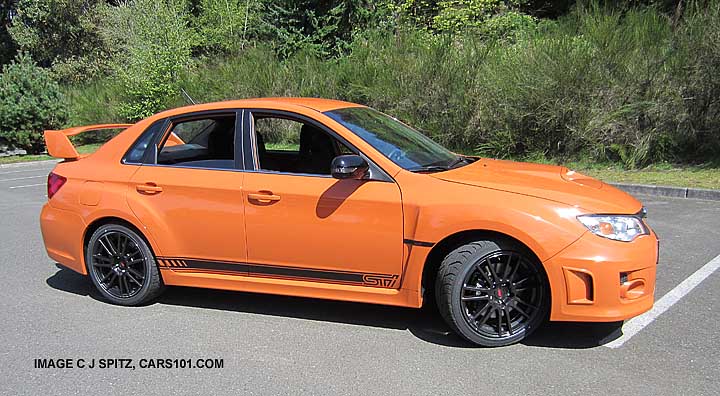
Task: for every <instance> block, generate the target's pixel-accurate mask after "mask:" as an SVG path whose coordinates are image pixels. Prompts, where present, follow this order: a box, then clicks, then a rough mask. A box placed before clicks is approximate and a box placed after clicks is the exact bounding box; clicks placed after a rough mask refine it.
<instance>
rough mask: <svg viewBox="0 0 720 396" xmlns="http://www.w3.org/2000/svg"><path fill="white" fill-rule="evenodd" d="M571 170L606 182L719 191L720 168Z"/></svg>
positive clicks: (596, 168)
mask: <svg viewBox="0 0 720 396" xmlns="http://www.w3.org/2000/svg"><path fill="white" fill-rule="evenodd" d="M572 169H574V170H577V171H578V172H580V173H583V174H586V175H588V176H592V177H595V178H597V179H600V180H603V181H606V182H617V183H633V184H649V185H656V186H675V187H694V188H709V189H715V190H720V168H702V167H678V168H666V167H663V166H653V167H648V168H644V169H639V170H626V169H622V168H619V167H613V166H610V167H590V168H587V169H585V168H582V167H580V168H577V167H576V168H572Z"/></svg>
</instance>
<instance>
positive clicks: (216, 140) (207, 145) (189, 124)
mask: <svg viewBox="0 0 720 396" xmlns="http://www.w3.org/2000/svg"><path fill="white" fill-rule="evenodd" d="M157 163H158V165H167V166H182V167H192V168H210V169H234V168H235V114H234V113H233V114H213V115H207V116H201V117H193V118H192V119H186V120H178V121H174V122H173V123H172V125H171V126H170V128H169V131H168V132H167V134H166V136H165V139H164V141H163V143H162V146H161V147H160V150H159V151H158V156H157Z"/></svg>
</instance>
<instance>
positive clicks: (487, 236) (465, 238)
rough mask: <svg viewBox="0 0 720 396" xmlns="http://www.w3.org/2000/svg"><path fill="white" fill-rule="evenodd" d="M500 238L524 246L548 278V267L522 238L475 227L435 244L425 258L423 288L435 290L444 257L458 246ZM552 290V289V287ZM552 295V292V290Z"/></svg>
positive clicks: (549, 286) (430, 290)
mask: <svg viewBox="0 0 720 396" xmlns="http://www.w3.org/2000/svg"><path fill="white" fill-rule="evenodd" d="M498 239H504V240H507V241H510V242H512V243H516V244H518V245H519V246H521V247H523V248H524V249H525V250H526V253H529V254H530V255H532V257H533V258H534V259H535V260H536V262H537V263H538V265H540V268H541V269H542V271H543V272H544V273H545V278H546V279H548V278H547V275H548V274H547V272H548V271H547V269H546V268H545V266H544V265H543V262H542V260H540V258H539V255H538V254H537V253H536V252H535V251H534V250H533V249H532V248H531V247H530V246H528V244H527V243H524V242H523V241H521V240H520V239H518V238H516V237H514V236H512V235H509V234H506V233H503V232H499V231H494V230H486V229H473V230H463V231H458V232H455V233H453V234H450V235H448V236H446V237H444V238H443V239H442V240H440V241H439V242H437V243H436V244H435V245H433V247H432V249H431V250H430V252H429V253H428V254H427V256H426V258H425V262H424V264H423V270H422V278H421V281H420V286H421V289H420V290H423V291H424V293H423V294H426V293H427V292H428V291H429V292H430V293H433V292H434V289H435V288H434V285H435V279H436V277H437V271H438V268H439V267H440V264H441V262H442V260H443V258H444V257H445V256H446V255H447V254H448V253H450V252H451V251H452V250H453V249H455V248H457V247H458V246H461V245H463V244H465V243H468V242H471V241H477V240H498ZM547 286H548V288H551V287H552V285H550V282H549V281H548V285H547ZM550 290H551V289H550ZM551 297H552V292H551Z"/></svg>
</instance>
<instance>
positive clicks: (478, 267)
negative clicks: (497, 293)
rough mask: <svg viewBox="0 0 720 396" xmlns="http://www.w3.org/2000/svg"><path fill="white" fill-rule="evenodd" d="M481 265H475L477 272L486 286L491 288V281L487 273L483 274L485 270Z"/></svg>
mask: <svg viewBox="0 0 720 396" xmlns="http://www.w3.org/2000/svg"><path fill="white" fill-rule="evenodd" d="M481 264H482V263H478V264H477V265H475V267H476V268H477V272H478V273H479V274H480V276H482V278H483V280H485V283H487V285H488V286H492V284H493V281H492V279H490V278H489V277H488V274H487V272H485V269H484V268H483V267H482V266H481Z"/></svg>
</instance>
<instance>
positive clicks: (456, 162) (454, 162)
mask: <svg viewBox="0 0 720 396" xmlns="http://www.w3.org/2000/svg"><path fill="white" fill-rule="evenodd" d="M467 161H468V157H465V156H463V155H458V157H457V158H455V159H454V160H452V162H450V163H449V164H448V165H447V168H448V169H452V168H454V167H456V166H458V165H460V163H462V162H467Z"/></svg>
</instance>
